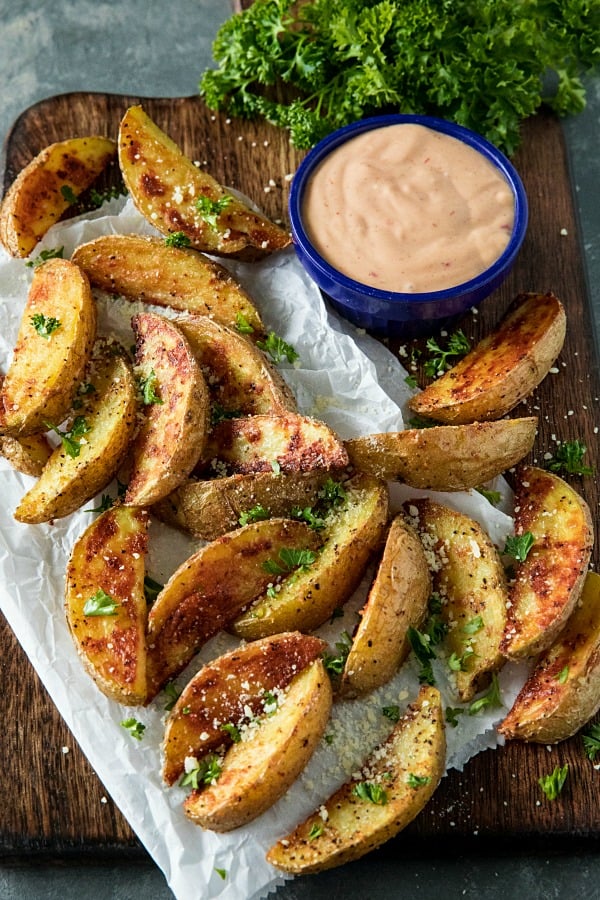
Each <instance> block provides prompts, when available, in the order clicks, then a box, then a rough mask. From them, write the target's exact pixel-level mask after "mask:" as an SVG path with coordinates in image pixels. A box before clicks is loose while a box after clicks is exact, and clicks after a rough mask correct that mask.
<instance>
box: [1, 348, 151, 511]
mask: <svg viewBox="0 0 600 900" xmlns="http://www.w3.org/2000/svg"><path fill="white" fill-rule="evenodd" d="M90 383H91V384H93V386H94V388H95V390H94V392H93V393H89V394H86V395H85V397H84V400H83V403H82V407H81V409H80V410H79V411H78V412H79V415H78V417H77V418H76V419H75V420H74V422H73V424H72V425H71V429H70V431H69V432H67V434H66V435H64V444H63V443H62V442H61V444H60V445H59V446H58V447H57V448H56V449H55V450H54V452H53V453H52V456H51V457H50V459H49V460H48V462H47V463H46V465H45V466H44V470H43V472H42V474H41V476H40V478H39V481H37V482H36V484H35V485H34V486H33V487H32V488H31V489H30V490H29V491H28V492H27V493H26V494H25V496H24V497H23V498H22V500H21V502H20V504H19V505H18V507H17V509H16V511H15V518H16V519H17V520H18V521H19V522H26V523H28V524H30V525H34V524H37V523H39V522H49V521H51V520H52V519H60V518H61V517H62V516H68V515H69V514H70V513H72V512H74V511H75V510H76V509H78V508H79V507H80V506H81V505H82V504H83V503H85V501H86V500H90V499H91V498H92V497H94V496H95V495H96V494H97V493H98V491H100V490H102V488H103V487H106V485H107V484H108V483H109V481H110V480H111V479H112V478H113V476H114V475H115V473H116V471H117V469H118V467H119V465H120V463H121V461H122V459H123V457H124V455H125V453H126V452H127V449H128V447H129V443H130V441H131V439H132V437H133V433H134V430H135V425H136V388H135V382H134V379H133V373H132V371H131V367H130V365H129V364H128V363H127V361H126V360H125V359H124V358H123V357H121V356H115V355H114V353H112V352H111V350H110V349H109V350H108V351H107V352H106V354H105V355H101V356H99V357H98V358H97V359H96V360H95V364H94V366H93V369H92V371H91V372H90ZM78 435H79V436H78Z"/></svg>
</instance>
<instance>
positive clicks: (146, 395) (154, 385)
mask: <svg viewBox="0 0 600 900" xmlns="http://www.w3.org/2000/svg"><path fill="white" fill-rule="evenodd" d="M138 385H139V390H140V399H141V401H142V403H143V404H144V406H151V405H152V404H153V403H164V400H161V397H160V394H159V393H158V378H157V375H156V372H155V371H154V369H150V372H149V373H148V375H146V376H140V377H139V378H138Z"/></svg>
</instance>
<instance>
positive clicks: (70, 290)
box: [0, 259, 97, 437]
mask: <svg viewBox="0 0 600 900" xmlns="http://www.w3.org/2000/svg"><path fill="white" fill-rule="evenodd" d="M96 320H97V316H96V304H95V302H94V298H93V297H92V292H91V290H90V285H89V282H88V280H87V278H86V276H85V275H84V274H83V272H81V271H80V269H78V268H77V266H75V265H73V263H70V262H68V261H67V260H66V259H50V260H48V261H47V262H46V263H44V264H43V265H42V266H39V267H38V268H37V269H36V270H35V272H34V275H33V280H32V282H31V287H30V290H29V294H28V296H27V302H26V304H25V309H24V311H23V316H22V318H21V324H20V327H19V333H18V336H17V343H16V345H15V349H14V353H13V358H12V362H11V365H10V368H9V370H8V372H7V374H6V377H5V378H4V381H3V384H2V392H1V394H0V400H1V403H0V433H4V434H9V435H12V436H13V437H22V436H24V435H28V434H34V433H35V432H42V431H47V430H48V427H49V426H48V425H47V423H48V422H52V423H54V424H56V425H59V424H60V423H61V422H62V421H63V419H64V418H65V416H66V415H67V413H68V411H69V410H70V408H71V403H72V400H73V395H74V393H75V390H76V388H77V386H78V384H79V383H80V382H81V380H82V379H83V374H84V371H85V366H86V364H87V362H88V358H89V356H90V353H91V351H92V347H93V344H94V340H95V338H96Z"/></svg>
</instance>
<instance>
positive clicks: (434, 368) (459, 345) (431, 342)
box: [424, 329, 471, 378]
mask: <svg viewBox="0 0 600 900" xmlns="http://www.w3.org/2000/svg"><path fill="white" fill-rule="evenodd" d="M425 346H426V347H427V349H428V350H429V352H430V353H431V354H433V355H432V356H431V358H430V359H428V360H427V362H426V363H425V366H424V371H425V374H426V375H428V376H429V377H430V378H437V377H438V376H439V375H443V373H444V372H445V371H446V370H447V369H450V368H451V367H452V363H450V362H449V361H448V360H449V359H450V357H455V356H464V355H465V353H468V352H469V350H470V349H471V344H470V343H469V340H468V338H467V337H466V336H465V334H464V332H463V331H462V330H461V329H459V330H458V331H455V332H454V334H451V335H450V337H449V338H448V346H447V347H446V349H445V350H442V348H441V347H440V345H439V344H438V342H437V341H436V339H435V338H429V339H428V340H427V343H426V345H425Z"/></svg>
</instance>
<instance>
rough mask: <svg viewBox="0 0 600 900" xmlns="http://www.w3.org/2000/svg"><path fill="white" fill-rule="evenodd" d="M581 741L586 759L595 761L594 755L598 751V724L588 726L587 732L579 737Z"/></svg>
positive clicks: (599, 740)
mask: <svg viewBox="0 0 600 900" xmlns="http://www.w3.org/2000/svg"><path fill="white" fill-rule="evenodd" d="M581 740H582V741H583V749H584V750H585V754H586V756H587V758H588V759H590V760H591V761H592V762H593V761H594V760H595V759H596V753H598V752H599V751H600V724H596V725H590V726H589V728H588V729H587V731H584V732H583V734H582V735H581Z"/></svg>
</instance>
